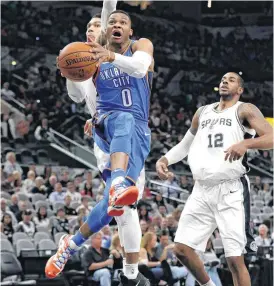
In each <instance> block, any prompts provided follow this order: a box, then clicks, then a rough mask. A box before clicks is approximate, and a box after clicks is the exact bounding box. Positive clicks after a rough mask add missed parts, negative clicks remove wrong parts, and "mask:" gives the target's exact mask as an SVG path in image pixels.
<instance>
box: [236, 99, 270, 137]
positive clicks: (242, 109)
mask: <svg viewBox="0 0 274 286" xmlns="http://www.w3.org/2000/svg"><path fill="white" fill-rule="evenodd" d="M238 115H239V118H240V120H241V121H242V122H243V124H244V125H247V127H250V128H252V129H254V130H255V131H256V133H257V134H258V135H259V136H262V135H264V134H267V133H272V132H273V129H272V127H271V125H270V124H269V123H268V122H267V121H266V120H265V118H264V116H263V114H262V113H261V111H260V110H259V109H258V108H257V107H256V106H255V105H253V104H251V103H243V104H241V105H240V106H239V110H238Z"/></svg>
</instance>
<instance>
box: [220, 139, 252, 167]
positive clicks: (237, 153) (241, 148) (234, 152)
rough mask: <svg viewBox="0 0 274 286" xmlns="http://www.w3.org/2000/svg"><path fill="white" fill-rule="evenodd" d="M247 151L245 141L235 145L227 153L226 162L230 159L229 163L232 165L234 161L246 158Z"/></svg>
mask: <svg viewBox="0 0 274 286" xmlns="http://www.w3.org/2000/svg"><path fill="white" fill-rule="evenodd" d="M246 151H247V147H246V146H245V143H244V141H241V142H239V143H237V144H234V145H232V146H231V147H229V148H228V149H227V150H226V151H225V153H226V154H225V161H227V160H228V159H229V162H230V163H232V161H236V160H239V159H240V158H241V157H242V156H244V154H245V152H246Z"/></svg>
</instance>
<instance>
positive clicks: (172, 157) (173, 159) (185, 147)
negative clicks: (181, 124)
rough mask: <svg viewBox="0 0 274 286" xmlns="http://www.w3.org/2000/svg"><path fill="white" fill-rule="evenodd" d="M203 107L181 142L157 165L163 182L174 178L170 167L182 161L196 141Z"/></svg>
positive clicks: (197, 112) (195, 115) (196, 114)
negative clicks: (169, 169) (171, 177)
mask: <svg viewBox="0 0 274 286" xmlns="http://www.w3.org/2000/svg"><path fill="white" fill-rule="evenodd" d="M202 110H203V107H200V108H199V109H198V110H197V111H196V113H195V114H194V116H193V119H192V123H191V127H190V128H189V130H188V131H187V133H186V134H185V136H184V138H183V139H182V141H181V142H179V143H178V144H177V145H175V146H174V147H173V148H172V149H170V150H169V151H168V152H167V153H166V155H165V156H163V157H162V158H160V159H159V160H158V161H157V163H156V171H157V173H158V176H159V177H160V179H162V180H166V179H168V178H169V177H170V176H173V174H172V173H171V172H169V171H168V166H169V165H172V164H175V163H177V162H179V161H182V160H183V159H184V158H185V157H186V156H187V155H188V152H189V149H190V146H191V144H192V142H193V140H194V137H195V135H196V133H197V130H198V127H199V116H200V114H201V111H202Z"/></svg>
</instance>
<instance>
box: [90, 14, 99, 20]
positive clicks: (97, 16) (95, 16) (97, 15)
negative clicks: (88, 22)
mask: <svg viewBox="0 0 274 286" xmlns="http://www.w3.org/2000/svg"><path fill="white" fill-rule="evenodd" d="M93 18H100V19H101V13H96V14H95V15H93V16H92V18H91V19H93Z"/></svg>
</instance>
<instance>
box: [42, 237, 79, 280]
mask: <svg viewBox="0 0 274 286" xmlns="http://www.w3.org/2000/svg"><path fill="white" fill-rule="evenodd" d="M71 237H72V235H68V234H64V235H63V236H62V237H61V238H60V241H59V246H58V250H57V252H56V254H54V255H53V256H51V258H50V259H49V260H48V262H47V264H46V268H45V274H46V276H47V277H48V278H51V279H52V278H55V277H57V276H58V275H59V274H60V273H61V272H62V271H63V269H64V267H65V265H66V263H67V261H68V260H69V258H70V257H71V256H72V255H73V254H74V253H75V252H76V251H77V250H78V246H77V245H76V244H75V243H74V241H73V240H72V239H71Z"/></svg>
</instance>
